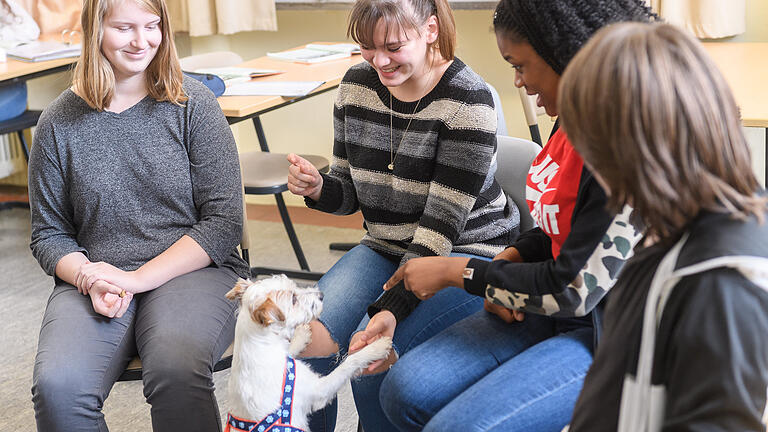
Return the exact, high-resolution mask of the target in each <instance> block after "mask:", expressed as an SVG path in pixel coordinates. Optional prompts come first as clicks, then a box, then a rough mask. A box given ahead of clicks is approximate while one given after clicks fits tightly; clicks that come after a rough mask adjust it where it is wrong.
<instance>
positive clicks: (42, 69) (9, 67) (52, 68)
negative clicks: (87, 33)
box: [0, 33, 80, 87]
mask: <svg viewBox="0 0 768 432" xmlns="http://www.w3.org/2000/svg"><path fill="white" fill-rule="evenodd" d="M61 38H62V35H60V34H52V33H46V34H43V35H40V38H39V40H42V41H61V40H62V39H61ZM74 42H75V43H78V42H80V36H79V34H78V35H76V36H75V39H74ZM76 62H77V57H67V58H62V59H56V60H48V61H42V62H23V61H19V60H14V59H11V58H10V57H8V60H7V61H6V62H5V63H0V87H2V86H5V85H10V84H15V83H17V82H23V81H27V80H31V79H32V78H37V77H41V76H44V75H50V74H54V73H56V72H64V71H67V70H69V69H71V68H72V65H74V64H75V63H76Z"/></svg>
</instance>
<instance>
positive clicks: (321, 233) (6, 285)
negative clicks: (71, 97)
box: [0, 209, 363, 432]
mask: <svg viewBox="0 0 768 432" xmlns="http://www.w3.org/2000/svg"><path fill="white" fill-rule="evenodd" d="M249 224H250V225H249V230H250V233H251V243H252V246H251V248H252V249H251V265H259V266H262V265H263V266H276V267H287V268H298V263H297V262H296V259H295V256H294V255H293V251H292V249H291V247H290V243H289V241H288V237H287V235H286V234H285V231H284V230H283V226H282V224H281V223H272V222H257V221H250V222H249ZM296 231H297V233H298V236H299V238H300V240H301V243H302V246H303V248H304V252H305V254H306V256H307V260H308V261H309V265H310V267H311V268H312V270H315V271H326V270H327V269H329V268H330V267H331V266H332V265H333V263H335V262H336V260H338V259H339V257H340V256H341V252H333V251H329V250H328V243H329V242H331V241H340V242H355V241H358V240H359V239H360V238H361V237H362V234H363V232H362V231H361V230H357V229H344V228H333V227H320V226H312V225H296ZM29 236H30V229H29V211H28V210H23V209H15V210H4V211H0V363H1V364H2V365H3V367H2V368H0V432H11V431H13V432H26V431H34V430H35V420H34V413H33V410H32V402H31V393H30V386H31V383H32V366H33V363H34V356H35V351H36V348H37V337H38V332H39V330H40V322H41V320H42V316H43V312H44V310H45V304H46V301H47V299H48V296H49V295H50V292H51V287H52V286H53V279H52V278H50V277H49V276H47V275H46V274H45V273H43V271H42V270H41V269H40V267H39V265H38V264H37V262H36V261H35V260H34V258H33V257H32V254H31V253H30V250H29V246H28V245H29ZM228 379H229V371H222V372H217V373H216V374H215V375H214V380H215V383H216V396H217V399H218V402H219V409H220V411H221V412H222V413H226V412H227V380H228ZM339 405H340V412H339V417H338V418H339V422H338V424H337V426H336V431H337V432H352V431H355V430H356V425H357V412H356V411H355V407H354V402H353V401H352V395H351V391H350V389H349V386H347V387H346V388H344V389H343V390H342V392H340V394H339ZM104 415H105V417H106V420H107V424H108V425H109V429H110V431H112V432H136V431H150V430H151V429H152V428H151V423H150V416H149V405H148V404H147V403H146V401H145V400H144V396H143V395H142V390H141V383H140V382H119V383H117V384H116V385H115V386H114V388H113V389H112V393H111V394H110V396H109V398H108V399H107V401H106V403H105V406H104ZM224 415H226V414H224Z"/></svg>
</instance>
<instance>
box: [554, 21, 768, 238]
mask: <svg viewBox="0 0 768 432" xmlns="http://www.w3.org/2000/svg"><path fill="white" fill-rule="evenodd" d="M559 104H560V106H559V113H560V116H561V120H562V124H563V127H564V129H565V132H566V133H567V134H568V137H569V138H570V140H571V142H572V143H573V146H574V147H575V148H576V150H577V151H578V152H579V153H581V155H582V156H583V158H584V160H585V161H586V162H587V164H588V165H589V166H590V167H591V168H592V169H593V170H594V172H596V173H597V174H598V175H599V176H600V177H601V178H602V179H603V180H604V181H605V183H606V184H607V185H608V187H609V189H610V191H608V192H609V194H610V196H609V198H608V208H609V210H611V211H614V212H616V211H618V210H619V209H620V208H621V207H623V205H624V204H626V203H628V204H630V205H632V206H633V207H634V208H635V210H637V212H638V213H639V215H640V218H642V221H643V222H644V223H645V225H646V229H647V232H648V233H649V234H651V235H654V236H657V237H658V238H660V239H662V240H667V241H669V240H672V239H673V238H674V237H676V236H677V235H679V234H681V233H682V231H683V230H684V229H685V227H686V225H688V223H689V222H690V221H691V220H692V219H693V218H695V217H696V216H697V215H698V214H699V212H700V211H701V210H704V209H706V210H710V211H716V212H726V213H730V214H732V215H734V216H735V217H746V216H747V215H748V214H752V215H755V216H756V217H757V218H758V219H759V220H761V221H762V220H763V215H764V212H765V208H766V207H765V206H766V202H767V201H766V198H765V197H764V196H758V191H759V190H760V187H759V185H758V182H757V179H756V178H755V175H754V174H753V172H752V168H751V163H750V154H749V149H748V147H747V142H746V139H745V137H744V134H743V132H742V128H741V121H740V118H739V110H738V108H737V106H736V102H735V101H734V99H733V96H732V94H731V91H730V89H729V88H728V85H727V84H726V82H725V80H724V79H723V77H722V75H721V74H720V72H719V71H718V68H717V66H716V65H715V64H714V62H713V61H712V60H711V59H710V58H709V56H708V55H707V53H706V52H705V50H704V48H703V47H702V45H701V44H700V43H699V42H698V41H697V40H695V39H693V38H692V37H690V36H688V35H687V34H685V33H683V32H682V31H681V30H678V29H677V28H675V27H673V26H671V25H667V24H638V23H624V24H615V25H611V26H609V27H606V28H605V29H603V30H601V31H599V32H598V33H597V34H596V35H595V36H594V38H593V39H591V40H590V41H589V42H588V43H587V44H586V45H585V46H584V48H583V49H582V50H581V51H579V53H578V54H577V55H576V56H575V57H574V59H573V60H572V61H571V62H570V64H569V66H568V67H567V69H566V70H565V73H564V75H563V77H562V79H561V80H560V95H559Z"/></svg>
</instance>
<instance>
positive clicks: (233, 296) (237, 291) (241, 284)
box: [225, 279, 251, 300]
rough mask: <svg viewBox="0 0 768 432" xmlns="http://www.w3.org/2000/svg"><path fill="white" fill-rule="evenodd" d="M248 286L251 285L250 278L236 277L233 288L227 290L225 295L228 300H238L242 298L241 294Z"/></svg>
mask: <svg viewBox="0 0 768 432" xmlns="http://www.w3.org/2000/svg"><path fill="white" fill-rule="evenodd" d="M249 286H251V281H250V280H245V279H238V280H237V282H235V286H234V288H232V289H231V290H229V292H227V293H226V294H225V296H226V297H227V298H228V299H230V300H240V299H242V298H243V294H244V293H245V290H246V289H248V287H249Z"/></svg>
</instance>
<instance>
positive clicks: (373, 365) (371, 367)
mask: <svg viewBox="0 0 768 432" xmlns="http://www.w3.org/2000/svg"><path fill="white" fill-rule="evenodd" d="M386 360H387V359H381V360H376V361H375V362H373V363H371V364H370V365H369V366H368V369H367V370H368V372H373V371H375V370H376V369H378V368H379V367H380V366H381V365H383V364H384V362H385V361H386Z"/></svg>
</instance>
